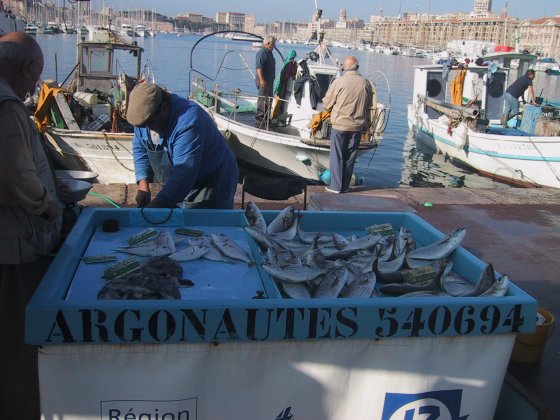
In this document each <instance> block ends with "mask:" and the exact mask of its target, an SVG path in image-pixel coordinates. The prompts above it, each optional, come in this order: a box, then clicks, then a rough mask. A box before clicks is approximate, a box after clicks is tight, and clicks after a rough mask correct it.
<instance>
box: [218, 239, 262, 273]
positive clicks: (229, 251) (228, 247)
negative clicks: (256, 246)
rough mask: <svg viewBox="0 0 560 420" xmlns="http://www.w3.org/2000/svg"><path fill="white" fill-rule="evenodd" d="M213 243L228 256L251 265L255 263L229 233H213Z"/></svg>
mask: <svg viewBox="0 0 560 420" xmlns="http://www.w3.org/2000/svg"><path fill="white" fill-rule="evenodd" d="M212 243H213V244H214V246H215V247H216V248H218V250H219V251H220V252H221V253H222V254H224V255H225V256H226V257H228V258H231V259H233V260H239V261H244V262H246V263H247V264H249V267H252V266H253V265H255V262H254V261H253V259H252V258H251V257H250V256H249V254H248V253H247V252H246V251H245V250H244V249H243V248H241V247H240V246H239V245H237V243H236V242H235V241H234V240H233V239H231V238H229V237H228V236H227V235H224V234H223V233H213V234H212Z"/></svg>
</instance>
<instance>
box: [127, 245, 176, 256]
mask: <svg viewBox="0 0 560 420" xmlns="http://www.w3.org/2000/svg"><path fill="white" fill-rule="evenodd" d="M116 251H118V252H124V253H126V254H132V255H138V256H139V257H163V256H166V255H170V254H172V253H173V251H172V250H171V249H169V248H168V247H166V246H165V245H144V246H135V247H126V248H117V249H116Z"/></svg>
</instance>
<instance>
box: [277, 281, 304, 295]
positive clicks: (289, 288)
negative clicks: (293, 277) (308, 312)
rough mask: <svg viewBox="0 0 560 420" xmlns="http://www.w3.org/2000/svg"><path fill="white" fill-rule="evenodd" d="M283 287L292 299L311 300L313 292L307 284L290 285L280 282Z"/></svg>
mask: <svg viewBox="0 0 560 420" xmlns="http://www.w3.org/2000/svg"><path fill="white" fill-rule="evenodd" d="M279 283H280V284H281V285H282V289H283V290H284V293H286V295H288V296H289V297H291V298H292V299H309V298H311V292H310V291H309V286H307V283H290V282H287V281H283V282H279Z"/></svg>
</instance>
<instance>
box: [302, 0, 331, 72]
mask: <svg viewBox="0 0 560 420" xmlns="http://www.w3.org/2000/svg"><path fill="white" fill-rule="evenodd" d="M321 16H323V9H319V6H317V0H315V16H314V17H315V19H316V25H315V30H314V31H313V32H312V33H311V38H310V39H309V42H312V41H314V40H317V48H315V51H314V54H313V53H312V54H310V58H312V57H314V58H316V60H314V61H317V62H318V63H319V64H325V58H326V57H329V58H330V59H331V61H332V63H333V64H334V65H335V66H337V65H338V62H337V60H336V59H335V58H334V57H333V55H332V54H331V52H330V51H329V48H328V47H327V45H326V44H325V43H324V42H323V39H324V38H325V32H324V31H323V30H321Z"/></svg>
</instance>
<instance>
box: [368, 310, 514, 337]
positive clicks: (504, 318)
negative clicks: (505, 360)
mask: <svg viewBox="0 0 560 420" xmlns="http://www.w3.org/2000/svg"><path fill="white" fill-rule="evenodd" d="M377 315H378V316H379V319H378V320H377V324H376V325H377V326H376V328H375V331H374V335H375V337H376V338H387V337H393V336H401V337H419V336H440V335H441V336H446V335H485V334H492V333H508V332H511V333H516V332H519V328H520V326H521V325H523V322H524V317H523V315H522V307H521V305H513V306H509V307H507V308H504V307H498V306H496V305H486V306H483V307H475V306H472V305H464V306H459V307H454V306H452V307H448V306H445V305H439V306H435V307H415V308H412V309H410V308H407V309H401V308H398V307H389V308H379V309H378V313H377Z"/></svg>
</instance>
